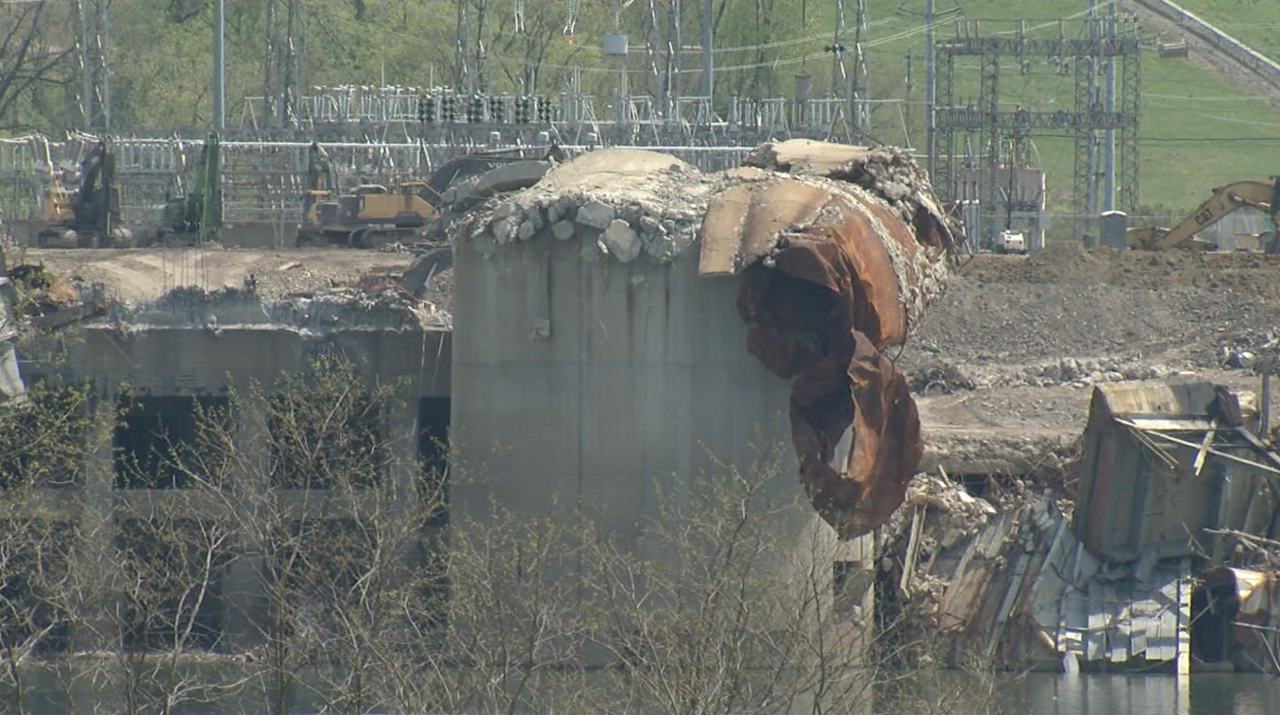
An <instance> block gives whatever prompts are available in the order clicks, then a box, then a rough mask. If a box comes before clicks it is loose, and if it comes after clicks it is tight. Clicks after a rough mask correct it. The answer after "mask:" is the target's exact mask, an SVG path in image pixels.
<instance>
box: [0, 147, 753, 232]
mask: <svg viewBox="0 0 1280 715" xmlns="http://www.w3.org/2000/svg"><path fill="white" fill-rule="evenodd" d="M93 140H94V139H93V138H92V137H87V136H85V135H77V136H74V137H70V138H68V139H67V140H66V141H61V142H55V141H51V140H49V139H47V138H45V137H40V136H31V137H23V138H19V139H6V140H0V211H2V212H3V213H2V214H0V217H2V218H4V219H6V220H21V219H26V220H35V219H39V218H40V216H41V211H40V206H41V197H42V195H43V194H44V192H45V190H46V188H47V187H48V186H49V177H50V163H52V164H53V165H54V166H56V167H58V168H59V170H60V171H62V172H64V175H65V176H67V177H68V180H74V179H75V178H76V174H77V173H78V169H79V161H80V160H81V159H82V158H83V156H84V153H85V149H86V148H87V147H88V146H89V145H90V142H91V141H93ZM112 145H113V147H114V150H115V155H116V185H117V186H118V187H119V189H120V204H121V214H122V216H121V217H122V219H123V220H124V221H125V222H126V223H138V224H145V223H151V222H153V221H155V220H156V219H157V218H158V215H157V214H158V207H160V206H161V205H163V203H164V201H165V200H166V198H168V197H172V196H181V195H183V194H184V193H185V192H186V189H187V182H188V175H189V168H190V167H193V166H194V165H195V162H196V160H197V158H198V157H199V154H200V151H201V148H202V146H203V142H201V141H196V140H190V139H147V138H142V139H138V138H122V139H115V140H113V142H112ZM320 146H321V147H322V148H324V150H325V151H326V152H327V153H328V155H329V159H330V162H331V163H332V165H333V166H334V168H335V169H336V171H337V174H338V176H339V177H340V180H341V181H342V183H343V184H344V188H350V187H354V186H355V185H356V184H360V183H378V184H395V183H397V182H401V181H405V180H409V179H426V178H427V177H428V176H430V174H431V171H432V169H433V167H438V166H440V165H441V164H443V163H444V162H446V161H448V160H450V159H452V158H455V157H457V156H460V155H463V154H466V153H470V152H474V151H477V150H495V149H496V150H504V151H516V152H518V153H520V154H521V155H523V156H525V157H528V158H541V157H543V156H545V155H546V154H547V152H548V150H549V149H550V147H549V146H548V145H523V146H510V145H508V146H487V147H486V146H477V145H475V144H470V143H468V144H455V143H435V144H431V143H425V142H419V143H409V142H405V143H365V142H321V143H320ZM309 148H310V142H258V141H225V142H222V143H221V144H220V150H221V165H222V173H221V181H222V192H223V220H224V222H227V223H238V222H264V223H297V222H298V221H300V220H301V218H302V197H303V195H304V193H305V192H306V191H307V188H308V187H307V183H306V182H307V155H308V150H309ZM643 148H645V149H648V150H650V151H659V152H664V153H667V154H671V155H673V156H675V157H677V158H679V159H681V160H682V161H685V162H687V163H689V164H692V165H694V166H697V167H698V168H699V169H702V170H704V171H718V170H721V169H725V168H729V167H732V166H738V165H740V164H741V163H742V160H743V158H744V157H745V156H746V155H747V154H748V153H749V152H750V151H751V148H749V147H684V146H646V147H643ZM561 149H563V150H564V151H566V152H567V153H569V154H571V155H572V154H577V153H580V152H584V151H591V150H593V149H594V147H593V146H586V145H567V146H563V147H561ZM68 185H69V186H73V185H74V184H68Z"/></svg>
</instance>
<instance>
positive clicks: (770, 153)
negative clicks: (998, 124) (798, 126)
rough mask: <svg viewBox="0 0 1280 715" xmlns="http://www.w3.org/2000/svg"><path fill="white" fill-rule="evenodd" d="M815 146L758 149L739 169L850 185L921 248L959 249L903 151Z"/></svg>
mask: <svg viewBox="0 0 1280 715" xmlns="http://www.w3.org/2000/svg"><path fill="white" fill-rule="evenodd" d="M819 144H820V143H819V142H812V141H807V140H800V141H790V142H785V143H783V144H774V143H769V144H762V145H761V146H759V147H757V148H756V150H755V151H754V152H752V153H751V154H749V155H748V156H747V158H746V159H745V160H743V165H745V166H754V167H757V168H761V169H769V170H772V171H782V172H786V173H789V174H793V175H798V176H824V177H827V178H829V179H832V180H835V181H841V182H845V183H848V184H852V185H854V186H857V187H860V188H862V189H865V190H866V191H869V192H870V193H871V194H873V195H874V196H876V197H878V198H879V199H881V200H883V201H885V202H886V203H888V204H889V205H890V206H891V207H893V209H894V211H896V212H897V213H898V215H899V216H900V217H901V218H902V220H903V221H905V222H906V223H907V224H909V225H911V226H913V227H914V228H915V230H916V232H917V233H918V234H920V240H921V242H922V243H926V244H931V243H933V242H934V241H938V242H940V243H941V245H944V246H945V247H946V248H947V249H954V248H956V247H957V246H958V245H959V243H960V241H961V236H959V235H953V233H952V231H951V229H950V226H949V223H948V221H947V220H946V218H945V216H944V214H943V211H942V208H941V207H940V206H939V205H938V203H937V201H935V200H934V195H933V187H932V186H931V185H930V184H929V180H928V178H927V177H926V175H925V173H924V170H923V169H921V168H920V165H919V164H917V163H916V162H915V160H914V159H912V157H911V154H910V153H908V152H907V151H906V150H904V149H900V148H897V147H889V146H882V147H842V149H844V151H842V152H829V151H827V152H813V151H811V150H810V149H811V148H812V147H814V146H817V145H819ZM935 237H936V238H935Z"/></svg>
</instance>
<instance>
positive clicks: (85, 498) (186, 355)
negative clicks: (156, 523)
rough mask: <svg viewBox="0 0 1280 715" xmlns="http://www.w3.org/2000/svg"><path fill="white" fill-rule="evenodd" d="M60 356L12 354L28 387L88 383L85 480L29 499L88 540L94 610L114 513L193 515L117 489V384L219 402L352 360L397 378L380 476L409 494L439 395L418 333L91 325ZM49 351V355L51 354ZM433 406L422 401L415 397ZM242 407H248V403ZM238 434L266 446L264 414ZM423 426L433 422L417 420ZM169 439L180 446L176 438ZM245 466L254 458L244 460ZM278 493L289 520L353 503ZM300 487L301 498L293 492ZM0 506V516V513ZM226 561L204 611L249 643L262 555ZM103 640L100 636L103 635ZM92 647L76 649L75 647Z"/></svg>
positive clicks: (440, 338) (445, 392) (162, 492)
mask: <svg viewBox="0 0 1280 715" xmlns="http://www.w3.org/2000/svg"><path fill="white" fill-rule="evenodd" d="M69 335H70V340H69V341H68V342H67V344H66V347H67V350H66V354H65V359H62V358H53V357H51V356H47V355H42V353H41V352H40V350H38V349H35V348H31V349H28V350H26V351H25V352H24V353H23V357H24V360H25V362H24V364H23V366H22V369H23V374H24V377H26V378H27V379H28V382H29V383H30V382H34V380H37V379H40V378H51V379H62V380H66V381H68V382H72V381H74V382H85V381H88V382H90V383H91V384H92V385H93V388H94V397H95V400H94V402H95V405H94V406H93V407H91V408H89V409H91V410H93V414H92V415H91V424H92V425H94V427H93V429H94V430H100V432H98V433H97V434H95V435H89V436H88V438H89V439H92V440H93V441H94V442H95V443H96V444H98V445H99V447H98V448H97V449H96V451H95V452H94V453H93V454H91V455H90V456H89V457H88V461H89V463H88V464H87V465H86V468H85V470H84V475H85V476H84V483H83V484H80V485H78V486H77V487H76V488H74V489H48V490H42V491H41V493H39V494H37V495H36V498H35V499H34V500H33V501H32V502H31V507H30V508H33V509H39V510H43V513H46V514H49V515H52V516H53V517H55V518H61V519H66V520H68V521H73V522H78V523H79V524H80V525H81V527H82V528H83V529H84V531H85V533H89V534H93V535H94V536H93V538H92V539H91V543H90V550H91V551H92V552H93V553H91V554H89V555H87V556H86V557H85V558H84V559H83V560H82V561H83V567H84V568H89V569H93V570H95V572H99V571H100V572H101V574H100V578H101V587H100V588H99V589H97V592H98V594H99V597H98V601H97V602H96V606H94V607H98V608H111V607H113V605H112V604H113V603H114V600H115V596H117V595H118V594H117V591H116V587H115V586H113V585H112V580H111V573H110V563H111V561H112V559H111V558H110V552H111V550H112V549H113V548H115V538H116V533H117V529H118V528H120V525H119V523H118V522H119V519H120V517H121V515H125V514H130V513H143V514H146V513H157V512H164V513H171V514H173V513H177V514H181V513H184V512H183V511H182V510H190V509H193V508H200V505H199V504H197V503H195V502H193V500H192V499H191V498H190V497H188V495H186V494H183V493H182V491H183V490H181V489H149V488H123V487H122V484H121V481H120V480H119V479H118V476H119V475H117V474H116V469H115V466H116V465H115V459H114V457H115V454H116V452H118V451H120V449H121V445H119V444H114V443H113V431H114V430H115V425H116V419H117V415H116V413H117V408H118V405H119V402H118V401H119V399H120V396H121V391H122V388H124V387H126V386H128V387H129V388H130V389H131V390H133V392H134V394H135V395H137V396H141V397H206V396H220V395H226V394H227V391H228V389H229V388H231V387H232V386H233V385H234V386H237V387H240V388H244V387H246V386H248V385H249V383H250V381H253V380H256V381H258V382H259V383H260V384H262V385H263V386H264V388H265V389H267V390H268V391H269V389H270V387H269V386H270V385H271V384H272V382H274V380H276V379H277V378H279V377H280V376H281V375H282V374H284V373H296V372H298V371H301V370H304V369H306V367H307V365H308V362H309V360H310V359H311V358H312V357H313V356H315V355H317V354H320V353H321V352H322V351H329V352H337V353H340V354H342V355H345V356H346V357H348V358H349V359H351V360H353V361H354V362H355V363H356V364H357V365H360V366H361V368H362V371H363V373H364V374H365V376H366V377H367V378H369V379H371V380H372V379H378V380H380V381H383V382H389V381H400V384H401V386H402V391H401V392H400V394H399V395H398V397H399V399H400V401H402V402H403V408H402V409H397V410H396V411H395V412H394V413H393V414H385V415H382V418H381V425H380V430H381V433H382V435H383V437H384V438H385V439H387V440H388V441H389V443H390V444H391V448H392V449H393V450H394V457H395V459H394V463H395V465H396V466H395V467H394V469H393V470H392V472H391V473H389V474H386V475H385V479H387V480H393V481H394V482H395V483H396V484H397V486H398V487H399V493H414V488H413V483H414V482H413V480H414V479H415V477H416V474H415V470H416V465H417V459H418V457H419V456H420V453H419V450H420V444H419V441H418V433H419V431H420V430H422V429H424V428H428V427H430V428H433V431H436V429H435V428H438V424H437V423H438V422H439V421H440V419H441V418H440V416H439V415H435V414H432V410H433V409H437V407H438V405H439V404H440V403H441V402H443V401H447V399H448V398H449V395H450V369H449V361H450V347H449V334H448V333H441V332H424V331H421V330H409V329H406V330H399V331H390V330H369V329H351V330H335V331H332V332H330V333H319V332H314V331H306V332H304V331H299V330H296V329H289V328H286V327H281V326H274V327H266V326H262V327H240V328H234V327H232V328H222V329H218V330H213V329H207V328H203V327H152V328H138V327H135V328H133V329H132V330H128V331H120V330H118V329H117V328H115V327H112V326H108V325H94V326H89V327H86V328H85V329H84V330H83V331H79V332H75V333H70V334H69ZM52 352H53V353H55V354H56V353H59V352H60V351H58V350H56V349H55V350H53V351H52ZM425 399H430V400H433V401H434V402H432V403H431V404H429V405H424V403H423V402H422V401H423V400H425ZM246 404H249V405H252V404H254V402H253V400H252V399H249V400H247V402H246ZM231 419H232V420H233V421H234V422H235V429H236V430H237V432H239V433H240V435H241V439H242V446H243V448H244V449H245V450H246V451H247V452H248V453H251V454H259V455H260V454H261V453H263V452H264V451H265V450H266V449H267V446H266V445H267V437H268V435H267V433H266V431H265V430H266V425H265V417H264V416H263V415H261V414H245V413H243V412H238V413H236V414H233V415H232V416H231ZM424 422H431V423H432V424H430V425H427V424H423V423H424ZM175 439H179V438H178V437H176V436H175ZM249 462H250V463H252V462H253V460H252V459H251V460H249ZM239 479H240V483H239V485H238V487H239V488H240V489H244V490H249V491H260V490H266V489H270V488H271V486H270V485H268V484H266V483H265V480H264V479H263V477H262V475H261V474H258V473H251V472H246V473H244V474H241V475H240V476H239ZM295 491H297V490H277V495H276V496H277V498H278V499H279V500H280V502H281V503H282V504H283V505H284V507H285V508H286V509H288V510H289V512H290V513H291V514H293V516H295V517H296V518H298V519H303V518H314V516H315V515H316V514H317V513H321V512H323V513H324V514H325V515H326V516H327V517H331V518H342V517H344V516H345V515H347V514H348V512H349V510H350V509H351V508H352V507H351V506H350V505H349V504H347V503H346V502H341V501H340V500H334V499H330V498H329V497H330V496H331V495H330V492H328V491H326V490H320V489H316V490H301V491H297V493H295ZM303 492H305V493H303ZM3 506H4V505H3V504H2V503H0V514H2V513H3V511H4V510H3ZM217 506H218V505H216V504H215V505H208V509H207V510H206V511H207V513H217ZM227 549H228V556H230V557H232V561H231V563H230V567H229V569H228V572H227V575H225V576H224V577H223V579H222V582H221V583H220V584H219V593H220V594H221V597H220V598H218V599H217V602H216V603H215V604H214V606H213V607H214V608H215V609H217V611H218V612H219V614H220V619H221V623H222V631H223V635H224V640H223V641H221V643H220V647H221V648H223V649H237V648H248V647H252V646H254V645H255V644H256V643H257V641H258V638H259V634H260V633H261V632H262V631H261V629H260V628H259V627H258V626H256V625H255V623H261V619H263V618H265V617H266V612H265V608H266V602H265V600H264V598H263V591H264V589H263V586H262V582H261V581H260V579H261V578H262V577H263V574H264V569H263V567H262V563H261V557H258V556H253V557H248V556H245V554H244V553H243V549H242V548H241V547H240V546H239V545H234V544H233V545H230V546H228V547H227ZM104 635H105V634H104ZM100 645H101V644H98V643H92V642H88V641H84V642H80V643H79V647H99V646H100Z"/></svg>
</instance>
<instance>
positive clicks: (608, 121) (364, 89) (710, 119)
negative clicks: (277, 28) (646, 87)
mask: <svg viewBox="0 0 1280 715" xmlns="http://www.w3.org/2000/svg"><path fill="white" fill-rule="evenodd" d="M870 104H871V102H869V100H852V101H851V100H846V99H843V98H839V97H816V98H806V99H801V100H793V99H787V98H785V97H773V98H747V97H737V96H734V97H731V98H729V99H728V100H727V102H725V103H723V104H721V105H719V106H717V105H716V103H715V102H714V101H713V100H712V99H711V98H709V97H700V96H688V97H675V98H668V99H666V100H665V101H663V100H659V99H657V98H654V97H651V96H648V95H624V96H621V97H609V98H606V99H604V100H603V101H602V100H600V99H599V98H597V97H595V96H593V95H584V94H576V93H564V94H560V95H557V96H548V95H518V94H493V95H490V94H465V93H461V92H458V91H455V90H453V89H451V88H441V87H436V88H430V89H421V88H412V87H400V86H386V87H378V86H348V85H343V86H335V87H313V88H311V93H310V94H307V95H305V96H303V97H302V98H301V99H300V100H299V101H298V102H297V103H296V104H294V105H292V106H289V107H286V108H284V109H283V110H282V109H281V107H280V104H279V102H278V101H277V100H276V99H274V98H265V97H246V98H245V100H244V104H243V109H242V111H241V119H240V126H239V128H238V131H239V132H241V133H247V134H251V135H254V136H258V137H262V136H263V133H264V132H266V133H268V135H270V136H273V137H279V136H282V135H281V134H279V132H286V131H290V130H292V131H294V132H297V131H302V132H311V131H315V132H329V133H332V134H334V135H335V136H348V137H349V136H367V137H373V138H376V139H379V140H382V141H387V140H389V138H390V137H391V136H404V137H406V138H410V137H411V138H415V139H427V140H431V139H432V138H433V137H439V136H441V135H447V134H449V133H450V132H455V133H458V134H459V135H464V136H468V137H469V138H470V139H472V140H476V139H477V138H478V137H484V136H485V135H486V134H489V133H498V134H501V135H503V136H522V137H526V138H527V139H529V140H532V139H533V137H536V136H539V135H543V136H547V137H550V138H554V139H557V140H558V141H560V142H561V143H567V144H576V143H584V144H586V143H590V142H591V141H592V139H591V135H593V134H594V135H595V141H600V139H602V138H604V137H608V138H609V139H610V140H611V143H613V144H626V143H643V144H655V143H657V144H663V143H665V144H672V145H674V144H682V145H683V144H689V145H708V146H710V145H724V144H732V143H734V141H735V140H736V139H739V138H740V139H741V140H742V141H743V143H756V142H758V141H760V139H761V137H762V136H764V137H766V138H768V137H772V136H779V137H790V136H793V135H794V136H804V137H808V138H822V137H823V136H825V135H827V134H830V133H831V132H832V131H833V128H836V127H841V126H846V125H847V122H844V119H845V118H847V117H849V116H854V115H858V116H861V115H862V114H863V113H865V112H866V111H868V109H867V108H868V107H869V106H870ZM272 132H275V134H272ZM627 137H632V139H630V140H628V139H627ZM530 143H531V142H530Z"/></svg>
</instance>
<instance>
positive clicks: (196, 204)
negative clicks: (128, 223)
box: [136, 134, 222, 247]
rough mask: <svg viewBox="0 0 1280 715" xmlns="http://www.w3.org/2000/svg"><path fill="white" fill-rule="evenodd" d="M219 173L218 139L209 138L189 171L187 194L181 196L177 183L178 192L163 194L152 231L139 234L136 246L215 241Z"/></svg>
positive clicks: (219, 207)
mask: <svg viewBox="0 0 1280 715" xmlns="http://www.w3.org/2000/svg"><path fill="white" fill-rule="evenodd" d="M221 171H222V164H221V153H220V151H219V142H218V135H217V134H210V135H209V136H208V137H207V138H206V139H205V142H204V146H202V147H201V148H200V156H199V158H197V159H196V162H195V164H194V165H193V166H192V167H191V168H190V170H189V171H188V176H187V185H188V188H187V190H186V192H185V193H181V183H179V191H178V192H169V193H168V194H166V196H165V201H164V203H163V204H161V205H159V206H156V207H154V208H153V213H152V223H153V224H154V226H153V228H152V229H151V230H149V231H141V232H139V235H138V236H137V237H136V238H137V244H138V245H139V246H143V247H145V246H151V245H156V244H160V245H166V246H191V245H196V244H201V243H210V242H213V241H217V240H218V228H219V227H220V226H221V225H222V186H221V181H220V179H221ZM180 181H181V177H180V179H179V182H180ZM175 193H177V194H178V195H176V196H175V195H174V194H175Z"/></svg>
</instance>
